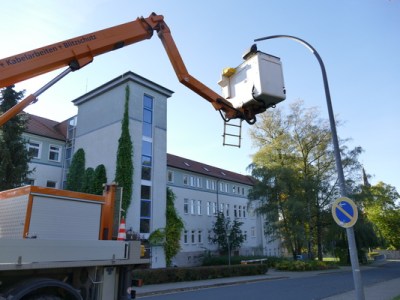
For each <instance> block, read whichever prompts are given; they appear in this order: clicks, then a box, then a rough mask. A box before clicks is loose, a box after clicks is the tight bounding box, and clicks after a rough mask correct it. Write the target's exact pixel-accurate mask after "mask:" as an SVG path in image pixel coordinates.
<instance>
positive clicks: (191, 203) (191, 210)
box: [190, 199, 195, 215]
mask: <svg viewBox="0 0 400 300" xmlns="http://www.w3.org/2000/svg"><path fill="white" fill-rule="evenodd" d="M194 206H195V200H194V199H192V200H190V213H191V214H192V215H194V213H195V212H194Z"/></svg>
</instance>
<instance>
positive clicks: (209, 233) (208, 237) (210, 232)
mask: <svg viewBox="0 0 400 300" xmlns="http://www.w3.org/2000/svg"><path fill="white" fill-rule="evenodd" d="M207 240H208V243H209V244H212V230H210V229H209V230H208V235H207Z"/></svg>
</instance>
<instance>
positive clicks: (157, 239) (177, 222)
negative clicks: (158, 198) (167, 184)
mask: <svg viewBox="0 0 400 300" xmlns="http://www.w3.org/2000/svg"><path fill="white" fill-rule="evenodd" d="M174 202H175V194H174V193H173V191H172V190H171V189H170V188H167V201H166V204H167V207H166V211H165V218H166V225H165V229H156V230H155V231H153V232H152V233H151V234H150V236H149V242H150V244H151V245H155V246H158V245H162V246H163V247H164V254H165V260H166V264H167V267H170V266H171V264H172V258H173V257H174V256H175V255H176V254H178V252H179V250H180V249H181V245H180V237H181V233H182V230H183V229H184V224H183V220H182V218H181V217H180V216H179V215H178V213H177V211H176V209H175V204H174Z"/></svg>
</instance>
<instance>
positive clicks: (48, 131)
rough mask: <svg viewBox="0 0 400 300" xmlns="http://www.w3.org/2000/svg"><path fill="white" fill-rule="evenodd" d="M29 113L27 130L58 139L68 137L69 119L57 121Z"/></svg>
mask: <svg viewBox="0 0 400 300" xmlns="http://www.w3.org/2000/svg"><path fill="white" fill-rule="evenodd" d="M27 115H28V123H27V128H26V130H25V131H26V132H27V133H31V134H36V135H40V136H44V137H48V138H52V139H56V140H61V141H65V140H66V137H67V124H68V121H64V122H61V123H60V122H57V121H53V120H49V119H46V118H42V117H39V116H35V115H31V114H27Z"/></svg>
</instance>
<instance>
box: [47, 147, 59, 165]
mask: <svg viewBox="0 0 400 300" xmlns="http://www.w3.org/2000/svg"><path fill="white" fill-rule="evenodd" d="M49 160H50V161H56V162H60V161H61V146H56V145H50V147H49Z"/></svg>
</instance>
